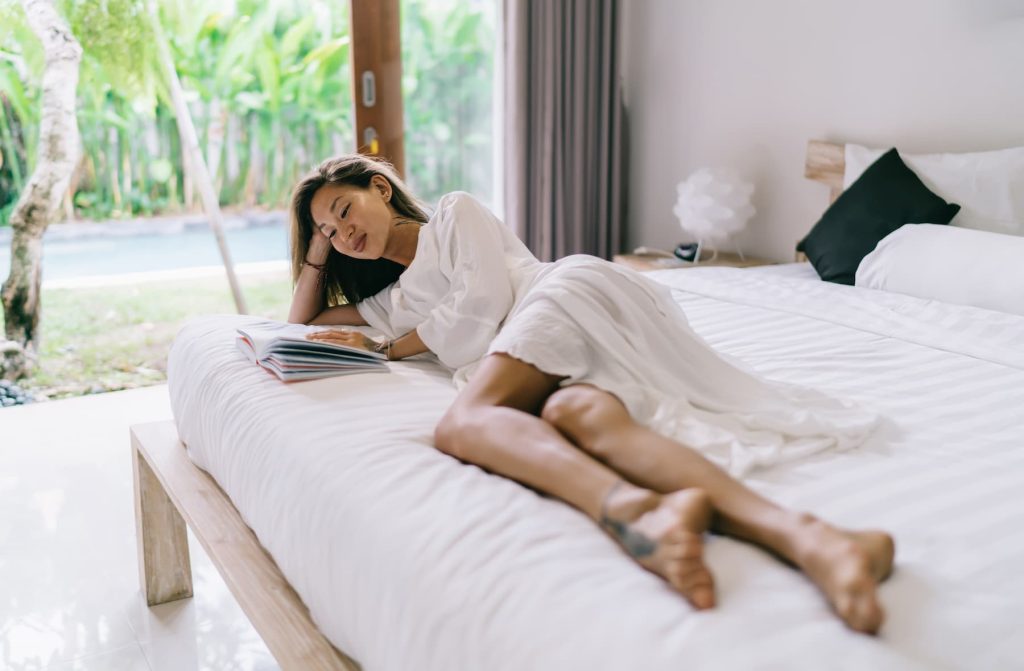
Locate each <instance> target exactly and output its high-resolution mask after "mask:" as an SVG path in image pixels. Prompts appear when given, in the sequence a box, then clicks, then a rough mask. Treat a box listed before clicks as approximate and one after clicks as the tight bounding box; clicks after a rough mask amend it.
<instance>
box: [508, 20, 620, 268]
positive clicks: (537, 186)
mask: <svg viewBox="0 0 1024 671" xmlns="http://www.w3.org/2000/svg"><path fill="white" fill-rule="evenodd" d="M502 10H503V23H504V40H503V47H504V49H503V53H502V56H503V59H504V65H503V67H504V77H505V81H504V105H503V114H504V175H505V178H504V203H505V218H506V223H508V225H509V226H512V227H513V229H514V230H515V231H516V233H517V234H518V235H519V237H520V238H521V239H522V240H523V241H524V242H525V243H526V245H527V246H528V247H529V248H530V250H531V251H533V253H534V254H536V255H537V257H538V258H539V259H540V260H542V261H550V260H553V259H556V258H560V257H562V256H565V255H567V254H578V253H583V254H593V255H594V256H600V257H602V258H606V259H607V258H611V255H612V254H616V253H618V252H620V251H621V250H622V246H623V244H624V226H623V222H624V220H625V204H626V202H625V201H626V194H625V169H624V166H625V160H626V157H625V147H624V143H623V136H624V132H623V126H624V110H623V106H622V90H621V89H622V87H621V81H620V76H619V58H620V54H619V25H618V24H619V18H620V17H619V11H620V9H619V2H618V0H503V3H502Z"/></svg>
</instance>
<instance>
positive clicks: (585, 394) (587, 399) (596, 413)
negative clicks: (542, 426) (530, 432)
mask: <svg viewBox="0 0 1024 671" xmlns="http://www.w3.org/2000/svg"><path fill="white" fill-rule="evenodd" d="M540 416H541V419H543V420H544V421H546V422H548V423H549V424H551V425H553V426H555V427H558V428H559V429H562V430H564V431H568V432H570V433H578V432H580V431H582V430H585V429H595V430H599V429H606V428H608V426H605V425H613V424H618V423H621V422H623V421H628V420H629V413H628V412H627V411H626V409H625V407H623V405H622V403H620V402H619V400H618V399H617V398H615V397H614V396H613V395H612V394H609V393H608V392H606V391H603V390H601V389H598V388H596V387H592V386H590V385H583V384H574V385H570V386H568V387H562V388H561V389H559V390H558V391H556V392H555V393H553V394H551V396H549V397H548V400H547V401H546V402H545V403H544V407H543V408H542V409H541V414H540Z"/></svg>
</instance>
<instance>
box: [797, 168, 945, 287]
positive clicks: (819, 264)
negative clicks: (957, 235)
mask: <svg viewBox="0 0 1024 671" xmlns="http://www.w3.org/2000/svg"><path fill="white" fill-rule="evenodd" d="M959 211H960V206H959V205H957V204H955V203H947V202H946V201H944V200H943V199H942V198H940V197H939V196H937V195H935V194H934V193H932V192H931V191H929V190H928V187H926V186H925V185H924V183H922V182H921V180H920V179H919V178H918V177H917V175H915V174H914V172H913V171H912V170H911V169H910V168H908V167H907V164H906V163H904V162H903V159H901V158H900V155H899V154H898V153H897V152H896V150H895V149H890V150H889V151H887V152H885V153H884V154H882V156H881V157H879V159H878V160H877V161H875V162H874V163H872V164H871V165H870V166H868V168H867V170H865V171H864V174H862V175H861V176H860V177H859V178H858V179H857V181H856V182H854V183H853V184H851V185H850V188H848V189H847V190H846V191H844V192H843V193H842V194H840V196H839V197H838V198H836V201H835V202H834V203H832V206H831V207H829V208H828V209H827V210H825V214H823V215H822V216H821V219H819V220H818V223H816V224H815V225H814V228H812V229H811V232H810V233H808V234H807V237H805V238H804V239H803V240H801V241H800V243H799V244H798V245H797V246H796V250H797V251H798V252H803V253H804V254H806V255H807V260H808V261H810V262H811V265H813V266H814V269H815V270H817V271H818V275H820V276H821V279H823V280H826V281H829V282H837V283H839V284H853V280H854V277H855V276H856V274H857V266H859V265H860V262H861V259H863V258H864V257H865V256H867V255H868V254H870V253H871V252H872V251H874V249H875V246H877V245H878V243H879V241H881V239H882V238H884V237H885V236H887V235H889V234H890V233H892V232H893V231H895V230H896V229H897V228H899V227H900V226H902V225H904V224H948V223H949V220H950V219H952V218H953V216H954V215H955V214H956V213H957V212H959Z"/></svg>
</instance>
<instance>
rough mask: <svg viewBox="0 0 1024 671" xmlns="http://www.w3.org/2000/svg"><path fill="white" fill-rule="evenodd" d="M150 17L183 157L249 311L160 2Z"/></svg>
mask: <svg viewBox="0 0 1024 671" xmlns="http://www.w3.org/2000/svg"><path fill="white" fill-rule="evenodd" d="M149 12H150V20H151V21H152V25H153V32H154V33H155V34H156V46H157V50H158V53H159V55H160V63H161V66H162V67H163V69H164V74H165V75H166V76H167V86H168V88H169V89H170V91H171V102H172V103H173V104H174V116H175V118H176V119H177V121H178V135H179V137H180V138H181V155H182V159H184V158H185V157H186V156H187V157H188V164H189V168H190V171H191V172H192V177H193V178H194V179H195V187H196V189H197V190H198V191H199V196H200V198H201V199H202V201H203V209H204V210H205V211H206V216H207V217H208V218H209V220H210V228H211V229H213V237H214V239H215V240H216V241H217V247H218V249H220V257H221V260H222V261H223V262H224V271H225V273H227V276H228V285H229V286H230V287H231V296H232V297H233V298H234V299H235V308H236V309H237V310H238V314H242V315H244V314H246V313H247V312H248V309H247V308H246V305H245V297H244V296H243V295H242V287H241V285H240V284H239V283H238V277H236V275H235V265H234V263H232V261H231V252H230V251H228V242H227V239H226V238H225V237H224V217H223V215H222V214H221V211H220V202H219V199H218V197H217V192H216V191H215V190H214V188H213V180H212V179H211V178H210V172H209V170H207V167H206V161H204V160H203V154H202V152H201V151H200V149H199V138H198V137H197V136H196V127H195V124H193V123H192V113H191V112H189V109H188V104H187V103H186V102H185V92H184V91H183V90H182V88H181V80H179V79H178V70H177V69H176V68H175V67H174V60H173V59H172V58H171V49H170V47H169V46H168V44H167V38H166V37H165V36H164V34H163V29H162V28H161V27H160V18H159V14H157V10H156V5H155V4H153V2H152V0H151V2H150V3H149Z"/></svg>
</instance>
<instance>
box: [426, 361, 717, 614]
mask: <svg viewBox="0 0 1024 671" xmlns="http://www.w3.org/2000/svg"><path fill="white" fill-rule="evenodd" d="M559 380H560V378H558V377H555V376H552V375H548V374H546V373H544V372H542V371H540V370H538V369H537V368H535V367H534V366H531V365H529V364H527V363H524V362H522V361H519V360H517V359H514V358H512V357H510V356H507V355H504V354H492V355H490V356H488V357H486V358H485V359H484V360H483V361H482V362H481V364H480V368H479V369H477V371H476V372H475V373H474V375H473V378H472V380H471V381H470V383H469V385H468V386H467V387H466V388H465V389H463V390H462V392H461V393H460V394H459V396H458V397H457V398H456V400H455V402H454V403H453V404H452V406H451V408H450V409H449V410H448V412H447V413H446V414H445V416H444V417H443V418H442V420H441V421H440V423H439V424H438V426H437V430H436V432H435V436H434V438H435V440H434V442H435V445H436V446H437V447H438V449H440V450H442V451H444V452H446V453H448V454H451V455H452V456H454V457H456V458H458V459H461V460H463V461H468V462H471V463H473V464H476V465H478V466H480V467H482V468H485V469H487V470H489V471H492V472H494V473H498V474H499V475H503V476H505V477H508V478H512V479H514V480H517V481H519V482H521V483H523V484H526V485H528V486H530V487H533V488H535V489H538V490H540V491H542V492H545V493H547V494H551V495H553V496H556V497H558V498H560V499H562V500H563V501H565V502H567V503H569V504H571V505H573V506H575V507H576V508H578V509H580V510H581V511H583V512H584V513H586V514H587V515H589V516H590V517H591V518H592V519H593V520H595V521H596V522H598V523H599V524H600V525H601V527H602V528H603V529H605V531H607V532H608V533H609V535H611V536H612V537H613V538H615V539H616V540H617V541H618V542H619V543H620V545H622V547H623V548H624V549H625V550H626V551H627V552H628V553H629V554H630V555H631V556H633V557H634V558H635V559H636V560H637V561H638V562H639V563H640V564H641V565H642V566H644V567H645V568H647V569H649V570H651V571H653V572H655V573H657V574H659V575H661V576H662V577H663V578H665V579H666V580H667V581H668V582H669V583H670V584H671V585H672V586H673V587H674V588H675V589H677V590H678V591H679V592H681V593H682V594H683V595H684V596H685V597H686V598H687V599H688V600H689V601H690V603H691V604H693V605H694V606H696V607H697V608H709V607H711V606H712V605H713V604H714V592H713V585H712V579H711V574H710V572H709V571H708V570H707V568H706V567H705V566H704V562H703V543H702V534H703V532H704V531H705V530H706V529H707V526H708V524H709V522H710V516H711V506H710V503H709V501H708V499H707V496H706V495H705V494H704V493H703V492H702V491H701V490H700V489H698V488H694V489H688V490H687V491H684V492H671V493H666V494H665V495H661V494H658V493H656V492H652V491H650V490H647V489H643V488H640V487H636V486H635V485H633V484H631V483H629V482H626V481H625V480H624V479H623V478H622V476H621V475H620V474H619V473H616V472H615V471H614V470H612V469H611V468H610V467H608V466H607V465H605V464H602V463H600V462H598V461H597V460H596V459H594V457H592V456H591V455H589V454H587V453H586V452H584V451H582V450H580V449H579V448H578V447H576V446H575V445H573V444H572V443H571V442H569V441H568V440H567V439H566V438H565V437H564V436H562V434H561V433H559V432H558V431H557V430H556V429H555V428H554V427H553V426H551V424H549V423H548V422H545V421H544V420H542V419H540V417H538V416H537V414H538V413H539V412H540V409H541V407H542V406H543V404H544V401H545V400H546V399H547V398H548V396H550V395H551V393H552V391H554V390H555V389H557V388H558V382H559Z"/></svg>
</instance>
